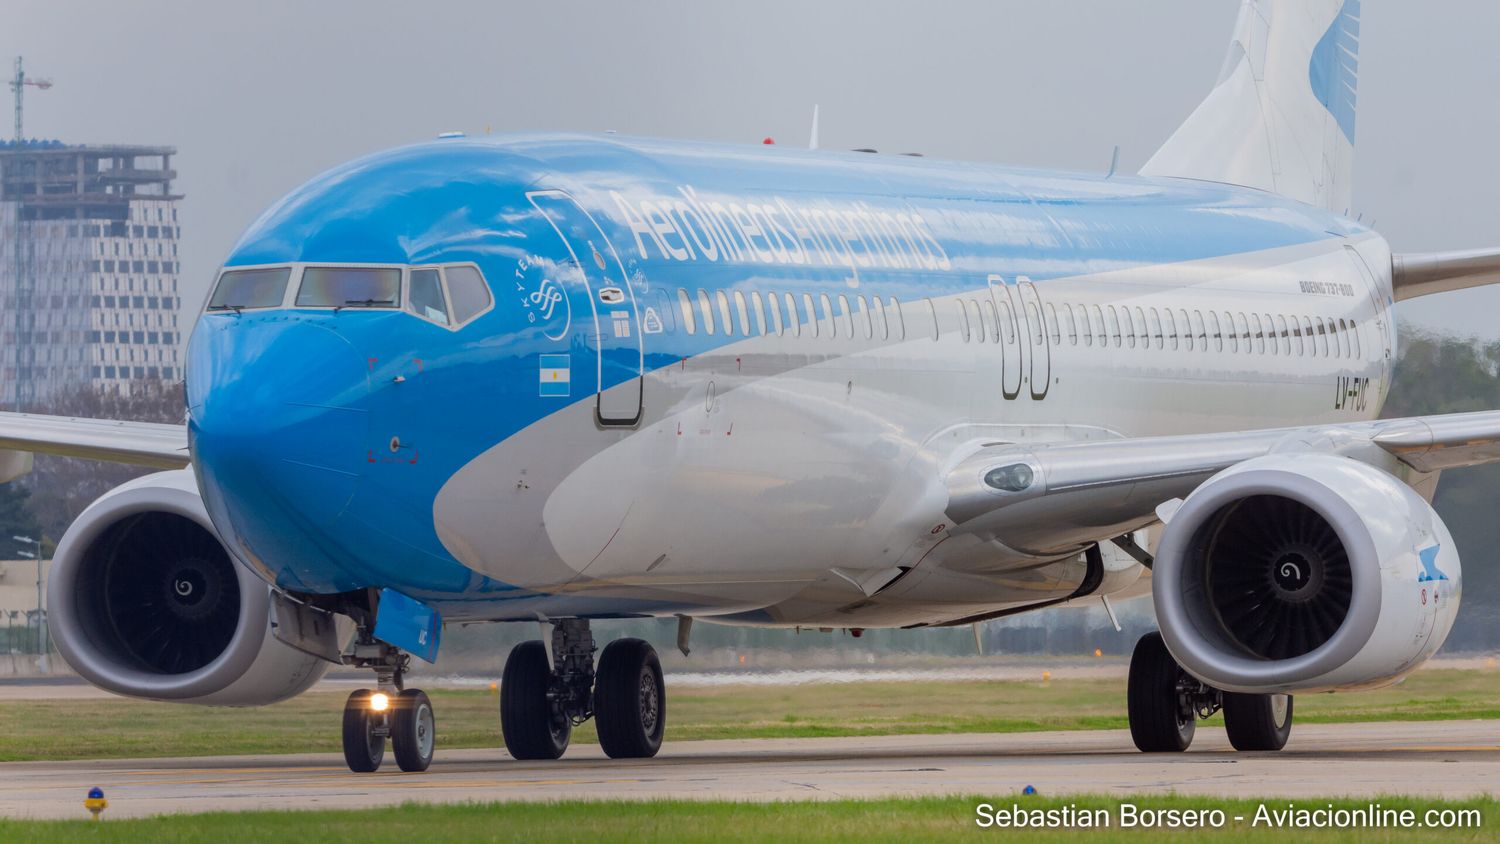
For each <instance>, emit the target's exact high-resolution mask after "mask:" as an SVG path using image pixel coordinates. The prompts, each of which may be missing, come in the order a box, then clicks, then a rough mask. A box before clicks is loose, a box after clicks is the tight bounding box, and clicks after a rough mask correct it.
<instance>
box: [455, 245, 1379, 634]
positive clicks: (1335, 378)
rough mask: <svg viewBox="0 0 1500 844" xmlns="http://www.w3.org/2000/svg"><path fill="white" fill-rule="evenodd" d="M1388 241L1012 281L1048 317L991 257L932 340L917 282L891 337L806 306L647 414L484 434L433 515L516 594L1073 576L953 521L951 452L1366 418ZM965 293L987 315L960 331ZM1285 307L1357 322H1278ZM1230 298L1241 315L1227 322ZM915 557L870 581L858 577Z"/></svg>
mask: <svg viewBox="0 0 1500 844" xmlns="http://www.w3.org/2000/svg"><path fill="white" fill-rule="evenodd" d="M1354 249H1357V250H1358V251H1359V253H1360V255H1362V260H1361V259H1360V258H1359V257H1357V256H1356V255H1355V254H1354V251H1353V250H1354ZM1389 266H1390V260H1389V251H1388V247H1387V246H1386V244H1385V242H1384V241H1383V240H1382V239H1380V238H1379V237H1378V236H1374V235H1364V236H1362V237H1361V238H1360V239H1359V240H1350V239H1341V238H1330V239H1327V240H1322V241H1318V242H1313V243H1308V244H1304V245H1298V246H1289V247H1283V248H1277V249H1272V250H1266V251H1263V252H1256V253H1247V254H1239V255H1233V256H1228V257H1221V258H1213V259H1207V260H1201V261H1190V262H1184V263H1179V264H1171V265H1165V266H1155V267H1147V268H1138V269H1129V270H1121V271H1115V272H1109V273H1103V274H1095V275H1079V276H1075V277H1068V278H1058V279H1052V280H1048V281H1046V282H1045V283H1044V284H1040V285H1037V291H1036V296H1037V297H1038V298H1037V299H1033V300H1030V302H1029V303H1027V301H1025V300H1021V299H1019V298H1018V299H1017V300H1015V301H1016V305H1017V306H1018V307H1020V308H1023V309H1029V308H1031V307H1035V306H1040V308H1042V309H1043V310H1042V313H1044V314H1051V313H1053V312H1054V309H1055V312H1056V313H1057V314H1059V317H1058V318H1057V319H1055V320H1053V319H1049V318H1045V317H1044V323H1045V324H1046V327H1045V328H1044V330H1043V331H1042V333H1041V335H1040V337H1039V338H1038V335H1036V334H1035V333H1034V332H1032V331H1031V330H1029V329H1028V328H1027V327H1026V323H1024V322H1020V323H1019V324H1018V326H1017V330H1016V336H1014V337H1010V338H1009V342H1007V335H1008V334H1009V329H1006V328H1003V327H1002V328H1001V330H1000V332H999V333H1000V335H1001V336H1000V339H999V342H996V340H995V329H994V328H993V327H992V323H991V322H990V320H989V316H988V314H989V313H992V312H991V311H989V310H988V308H989V305H988V304H986V301H985V300H986V299H987V298H988V297H990V296H992V295H994V296H996V297H997V299H996V300H994V304H995V305H996V311H994V312H993V313H1000V312H1001V310H1000V307H999V306H1000V305H1001V304H1002V302H1001V300H1000V298H998V297H1003V296H1004V295H1005V294H1004V293H1003V290H1004V288H1003V287H1001V286H999V285H998V284H997V285H996V286H995V287H994V291H993V292H992V289H991V287H990V286H989V285H988V280H987V279H986V278H985V277H983V276H980V277H978V278H977V280H976V284H975V286H974V287H973V288H971V290H970V291H969V292H966V293H964V294H962V295H961V296H949V297H945V298H942V299H936V300H934V304H935V306H936V311H937V314H938V322H939V331H938V337H937V338H936V339H934V337H933V330H932V325H931V321H930V318H922V315H923V314H925V313H926V312H925V311H921V312H920V313H919V308H925V307H926V305H925V303H903V308H902V316H903V319H904V337H900V338H898V337H895V336H891V337H888V338H884V339H883V338H882V337H881V333H882V332H881V330H880V328H879V327H876V328H875V329H874V331H873V336H872V337H871V338H870V339H866V338H865V335H864V329H863V327H862V325H860V324H856V325H855V329H854V332H853V336H852V337H851V336H848V333H847V332H846V330H845V326H844V325H842V324H841V325H840V326H839V328H838V336H837V337H836V338H832V339H830V338H829V337H827V336H819V337H816V338H813V337H809V336H806V333H807V332H806V328H807V327H806V326H803V336H799V337H793V336H792V334H791V332H790V331H787V332H785V333H783V334H782V335H779V336H778V335H776V334H774V333H771V334H767V335H763V336H752V337H747V338H745V339H743V340H741V341H739V342H736V343H733V344H731V345H727V346H723V347H720V348H718V349H715V350H713V351H711V352H709V353H706V354H704V355H700V356H697V357H694V358H692V359H690V360H686V361H684V362H683V363H682V364H681V365H672V366H667V367H663V368H660V369H657V370H655V371H652V372H650V373H648V375H647V376H646V379H645V386H644V407H645V416H644V419H643V421H642V423H641V425H640V426H639V427H638V428H636V429H632V430H618V429H607V428H606V429H601V428H599V427H598V426H597V425H595V424H594V419H593V412H594V402H593V399H592V397H589V399H588V400H587V401H578V402H575V403H574V404H572V405H571V406H569V407H568V408H566V409H564V410H560V411H559V412H558V413H556V414H553V415H552V416H550V417H548V418H546V419H544V420H542V421H540V422H537V423H536V424H534V425H532V426H531V427H529V428H527V429H525V430H523V431H522V432H520V433H519V434H517V435H515V436H512V437H510V438H508V439H507V440H505V441H504V442H502V443H500V444H499V445H497V446H495V447H493V448H492V449H490V450H489V451H487V452H485V453H484V454H482V455H481V456H480V457H478V458H477V459H475V460H474V461H472V462H471V463H470V464H469V465H468V466H467V467H465V468H464V469H463V470H461V471H460V472H458V473H457V474H456V475H454V477H453V478H452V479H451V480H450V481H449V482H448V483H447V485H446V486H445V487H444V488H443V490H442V492H441V494H440V495H439V496H438V499H437V501H436V503H435V505H434V519H435V522H436V526H437V530H438V535H439V537H440V538H441V539H442V541H443V543H444V544H445V546H446V547H447V548H448V549H449V550H450V551H451V552H452V553H453V554H454V556H455V557H456V558H457V559H459V560H460V561H461V562H463V563H464V564H465V565H467V566H469V567H470V568H472V569H474V570H475V571H477V572H479V573H481V574H485V575H489V576H491V577H494V578H496V579H499V580H502V581H504V582H506V583H510V584H515V585H517V586H520V587H522V588H524V589H528V590H535V593H536V595H535V597H532V598H525V599H520V600H516V601H513V602H510V606H507V607H505V608H503V610H502V611H501V612H502V613H503V614H502V615H501V616H499V617H504V618H528V617H541V616H549V615H557V616H562V615H587V614H591V613H597V614H621V613H640V614H647V615H664V614H671V613H682V614H689V615H694V616H703V617H713V616H720V617H724V618H728V619H732V620H734V621H736V622H740V623H752V624H753V623H761V624H779V625H798V624H801V625H827V626H842V627H863V626H893V625H909V624H922V623H936V622H940V621H943V620H949V619H953V618H959V617H963V616H966V615H968V614H971V613H976V612H981V611H986V610H993V609H994V608H996V607H1006V606H1015V607H1025V606H1030V605H1035V604H1039V603H1042V602H1046V601H1052V600H1057V599H1061V598H1066V597H1067V596H1068V595H1070V594H1071V593H1072V592H1073V591H1074V590H1075V589H1076V588H1077V586H1078V584H1079V583H1080V581H1081V580H1082V578H1083V576H1084V566H1083V564H1082V563H1081V562H1080V560H1079V558H1078V555H1077V551H1076V545H1073V546H1071V547H1068V546H1067V544H1066V543H1062V544H1061V545H1060V546H1059V547H1058V548H1057V549H1054V550H1052V551H1051V552H1050V553H1048V552H1047V550H1046V549H1041V550H1038V549H1036V548H1035V546H1036V543H1035V542H1033V543H1031V545H1032V548H1031V550H1028V551H1024V552H1023V551H1017V550H1014V549H1012V548H1010V547H1008V546H1006V545H1004V544H1003V543H1000V542H996V541H994V540H986V541H981V540H978V539H976V538H974V537H972V536H957V535H950V534H949V532H948V530H947V529H948V527H949V525H947V524H946V520H945V517H944V510H945V507H946V505H947V503H948V493H947V489H946V488H945V486H944V485H943V478H944V475H945V472H946V470H947V469H948V468H950V467H952V466H953V465H954V464H956V463H957V462H958V461H959V460H961V459H962V458H963V457H965V456H967V455H968V454H971V453H973V452H974V451H975V450H976V449H977V448H979V447H981V446H984V445H993V444H995V443H1018V444H1039V443H1048V442H1059V441H1075V440H1082V439H1112V438H1122V437H1147V436H1153V435H1169V434H1187V433H1212V432H1223V431H1238V430H1251V429H1260V428H1274V427H1280V426H1293V425H1309V424H1322V423H1336V422H1340V421H1354V420H1364V419H1370V418H1373V417H1375V416H1376V415H1377V414H1378V412H1379V409H1380V405H1381V403H1382V401H1383V398H1384V395H1385V391H1386V389H1387V388H1388V386H1389V379H1390V367H1391V362H1392V359H1393V356H1394V354H1395V349H1394V342H1395V329H1394V323H1393V314H1392V312H1391V308H1390V304H1389V303H1390V278H1389V269H1388V268H1389ZM1370 268H1376V269H1375V273H1374V274H1373V275H1372V274H1371V272H1370ZM1310 280H1311V281H1310ZM997 281H998V282H1000V283H1003V282H1005V281H1007V280H1006V279H999V280H997ZM1008 281H1011V282H1014V281H1015V280H1014V279H1011V280H1008ZM1012 288H1013V294H1012V295H1014V292H1017V291H1014V285H1012ZM754 289H755V285H754V279H753V277H751V278H747V280H746V282H745V284H744V292H745V293H746V294H747V295H748V294H749V292H750V291H752V290H754ZM856 292H857V291H856ZM960 301H962V302H964V303H965V304H968V305H969V307H970V308H971V309H972V308H974V307H975V305H977V306H978V309H979V310H980V311H981V314H982V315H981V316H979V317H978V320H977V324H976V325H971V326H970V328H969V329H968V332H967V335H966V332H965V330H964V328H963V327H962V322H961V320H960V318H959V310H958V309H959V307H960V306H959V302H960ZM971 301H972V304H971ZM1096 308H1097V309H1098V310H1097V311H1096V310H1095V309H1096ZM1112 308H1113V309H1114V313H1115V317H1114V320H1111V319H1110V317H1109V314H1110V310H1111V309H1112ZM1138 309H1139V313H1140V314H1141V315H1142V316H1144V317H1145V325H1144V326H1136V325H1134V324H1133V323H1134V321H1135V318H1136V315H1137V312H1138ZM1153 309H1154V310H1155V317H1154V319H1153V317H1152V312H1153ZM1168 310H1170V312H1171V322H1170V323H1167V322H1166V320H1165V319H1164V317H1163V316H1162V314H1163V313H1165V312H1167V311H1168ZM972 313H973V311H972V310H971V314H972ZM1069 313H1071V314H1072V317H1071V320H1070V319H1069V317H1068V314H1069ZM1080 313H1082V314H1085V315H1087V316H1088V318H1089V322H1090V325H1089V328H1088V330H1087V331H1085V330H1084V329H1083V328H1082V327H1081V326H1080V318H1079V314H1080ZM1127 313H1128V317H1129V319H1130V321H1131V325H1130V326H1129V327H1125V326H1123V325H1122V327H1121V328H1119V329H1118V330H1117V329H1116V328H1115V327H1114V323H1115V321H1118V320H1120V318H1121V316H1122V315H1123V314H1127ZM1210 313H1212V314H1213V319H1209V318H1208V315H1209V314H1210ZM1184 315H1186V317H1187V325H1186V326H1183V325H1182V324H1181V323H1182V322H1183V316H1184ZM1241 315H1243V316H1244V317H1245V318H1246V322H1245V323H1241V322H1240V318H1241ZM1099 316H1103V318H1104V320H1103V321H1104V325H1103V326H1102V328H1103V331H1102V333H1103V335H1104V336H1103V337H1101V336H1100V334H1101V326H1100V325H1098V322H1097V320H1098V318H1099ZM1268 316H1269V317H1270V319H1269V320H1267V317H1268ZM1226 317H1227V318H1228V319H1226ZM1294 318H1295V320H1296V321H1297V322H1299V323H1301V326H1302V327H1303V328H1304V329H1305V328H1307V327H1313V326H1319V325H1329V324H1331V325H1337V324H1339V322H1340V321H1343V323H1344V324H1345V325H1347V326H1349V327H1350V328H1349V330H1348V331H1346V332H1343V333H1341V334H1336V335H1334V336H1330V335H1328V334H1326V333H1324V331H1323V329H1321V328H1317V327H1314V328H1313V331H1312V335H1311V336H1310V337H1307V336H1301V334H1302V332H1301V331H1298V332H1296V333H1295V334H1294V333H1293V331H1292V330H1291V328H1290V325H1289V324H1288V325H1287V327H1286V330H1285V334H1286V336H1280V335H1281V334H1282V333H1283V325H1284V322H1283V321H1287V323H1289V322H1290V321H1291V320H1293V319H1294ZM1256 320H1259V321H1260V322H1261V323H1262V324H1261V325H1260V327H1259V328H1258V329H1257V327H1256ZM1070 322H1071V326H1070ZM1216 322H1217V324H1218V325H1217V329H1216V327H1215V323H1216ZM1226 322H1233V323H1234V328H1233V333H1234V334H1236V335H1239V336H1237V337H1236V338H1234V339H1227V338H1225V337H1223V335H1226V334H1229V333H1231V332H1230V329H1229V328H1228V327H1227V326H1226V325H1225V323H1226ZM1267 322H1269V325H1266V324H1265V323H1267ZM1053 325H1055V326H1056V328H1055V330H1054V328H1053V327H1052V326H1053ZM1169 325H1170V328H1169V327H1168V326H1169ZM700 330H701V329H700ZM981 332H982V333H983V335H984V336H983V342H981V341H980V337H979V336H978V334H979V333H981ZM892 333H893V334H894V333H895V332H892ZM1247 333H1248V335H1249V337H1248V339H1247V338H1246V337H1245V336H1244V335H1245V334H1247ZM1271 333H1275V334H1276V335H1277V336H1276V337H1274V338H1268V336H1267V335H1268V334H1271ZM1142 334H1149V335H1150V336H1149V337H1143V336H1142ZM1189 334H1191V335H1192V336H1191V339H1188V337H1187V335H1189ZM1216 335H1218V336H1216ZM966 336H967V339H966ZM645 343H646V347H647V348H646V351H647V353H650V351H651V343H652V337H651V336H649V335H648V336H646V337H645ZM1346 343H1347V348H1346V346H1345V344H1346ZM1023 347H1024V349H1023ZM1044 360H1045V361H1046V365H1045V366H1044V365H1043V363H1042V361H1044ZM1034 363H1035V365H1033V364H1034ZM1011 367H1015V368H1014V369H1012V368H1011ZM1043 373H1047V376H1046V377H1049V378H1050V382H1049V383H1047V384H1046V385H1045V387H1044V388H1039V387H1038V385H1037V383H1036V381H1038V380H1040V379H1041V378H1042V377H1043ZM1017 381H1019V382H1020V383H1019V385H1017V383H1016V382H1017ZM1007 386H1011V387H1014V386H1019V388H1020V389H1019V390H1018V391H1017V392H1018V395H1017V397H1016V398H1013V399H1007V398H1005V396H1004V393H1005V392H1006V390H1005V388H1006V387H1007ZM631 388H632V389H633V386H632V387H631ZM616 389H619V388H616ZM1033 392H1037V393H1045V398H1043V399H1035V398H1032V393H1033ZM573 446H578V447H573ZM497 505H498V509H497ZM1057 531H1058V534H1059V535H1063V534H1066V535H1069V536H1073V535H1076V533H1077V526H1075V525H1057ZM1096 538H1097V539H1103V538H1105V537H1103V536H1100V537H1096ZM908 568H909V569H910V571H909V572H907V573H906V575H905V576H903V577H901V578H900V579H899V580H896V581H895V583H894V584H892V585H891V586H889V588H886V589H884V590H882V591H879V592H877V593H876V594H875V595H873V596H867V594H866V591H865V590H863V589H861V588H860V587H859V585H858V583H859V582H860V579H861V578H862V577H865V576H868V577H869V578H872V582H876V581H879V580H880V579H881V578H880V575H881V573H882V572H887V571H890V572H899V571H900V570H902V569H908ZM1108 569H1109V570H1108V572H1107V576H1106V580H1105V583H1104V584H1103V585H1102V586H1101V587H1100V589H1099V591H1100V592H1106V593H1107V592H1110V591H1117V590H1119V589H1123V588H1125V587H1128V586H1129V585H1130V584H1131V583H1132V582H1133V581H1134V580H1135V579H1136V578H1137V577H1138V575H1139V573H1140V571H1141V569H1140V567H1139V566H1137V565H1136V564H1134V563H1133V562H1128V563H1122V562H1120V561H1119V560H1118V559H1117V558H1113V557H1112V558H1110V563H1109V566H1108ZM886 579H888V578H886Z"/></svg>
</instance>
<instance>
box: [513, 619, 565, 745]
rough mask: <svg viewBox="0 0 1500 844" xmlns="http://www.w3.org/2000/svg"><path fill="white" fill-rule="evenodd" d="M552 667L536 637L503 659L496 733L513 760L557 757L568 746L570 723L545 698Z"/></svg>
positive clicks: (514, 649)
mask: <svg viewBox="0 0 1500 844" xmlns="http://www.w3.org/2000/svg"><path fill="white" fill-rule="evenodd" d="M551 684H552V666H551V664H549V663H548V661H547V649H546V648H545V647H544V646H543V645H542V643H541V641H540V640H536V639H533V640H532V641H529V642H522V643H521V644H519V645H516V646H515V647H514V648H512V649H511V651H510V656H509V657H507V658H506V660H505V673H504V674H502V675H501V678H500V732H501V734H502V735H503V736H504V737H505V749H506V750H508V751H510V755H511V756H514V757H515V758H517V759H557V758H558V757H560V756H562V755H563V752H564V751H566V750H567V749H568V741H569V739H571V738H572V735H573V725H572V722H570V721H569V720H568V719H567V717H566V716H564V715H562V714H560V713H557V712H554V711H553V708H552V703H551V702H550V701H549V700H547V691H548V688H549V687H550V686H551Z"/></svg>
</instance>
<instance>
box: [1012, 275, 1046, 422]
mask: <svg viewBox="0 0 1500 844" xmlns="http://www.w3.org/2000/svg"><path fill="white" fill-rule="evenodd" d="M1015 287H1016V290H1017V291H1019V292H1020V294H1021V306H1022V308H1023V311H1022V313H1023V315H1024V316H1025V319H1026V328H1027V331H1026V341H1027V343H1029V344H1030V347H1029V348H1030V352H1029V355H1028V356H1029V358H1030V362H1031V374H1030V377H1029V379H1028V380H1029V381H1030V382H1031V397H1032V398H1033V399H1036V400H1041V399H1044V398H1046V397H1047V388H1048V387H1050V386H1052V343H1051V339H1050V337H1049V333H1048V331H1047V321H1046V319H1045V318H1044V317H1043V315H1042V297H1041V296H1040V295H1038V294H1037V292H1036V285H1035V284H1032V283H1031V279H1029V278H1027V277H1026V276H1024V275H1020V276H1016V284H1015ZM1023 345H1025V344H1023Z"/></svg>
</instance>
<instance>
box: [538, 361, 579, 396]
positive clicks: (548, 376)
mask: <svg viewBox="0 0 1500 844" xmlns="http://www.w3.org/2000/svg"><path fill="white" fill-rule="evenodd" d="M538 357H540V358H541V365H542V366H541V370H542V375H541V379H540V393H539V395H542V396H544V397H545V396H566V395H568V387H569V385H570V384H571V383H572V376H571V375H570V373H571V372H572V369H571V364H570V363H569V359H568V356H567V355H539V356H538Z"/></svg>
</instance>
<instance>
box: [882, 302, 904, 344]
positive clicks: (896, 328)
mask: <svg viewBox="0 0 1500 844" xmlns="http://www.w3.org/2000/svg"><path fill="white" fill-rule="evenodd" d="M885 312H886V314H888V315H889V316H890V318H891V324H892V326H893V328H892V329H891V336H892V337H893V338H895V339H897V340H905V339H906V314H903V313H901V303H900V302H898V301H896V297H895V296H892V297H890V298H889V299H887V300H886V309H885Z"/></svg>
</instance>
